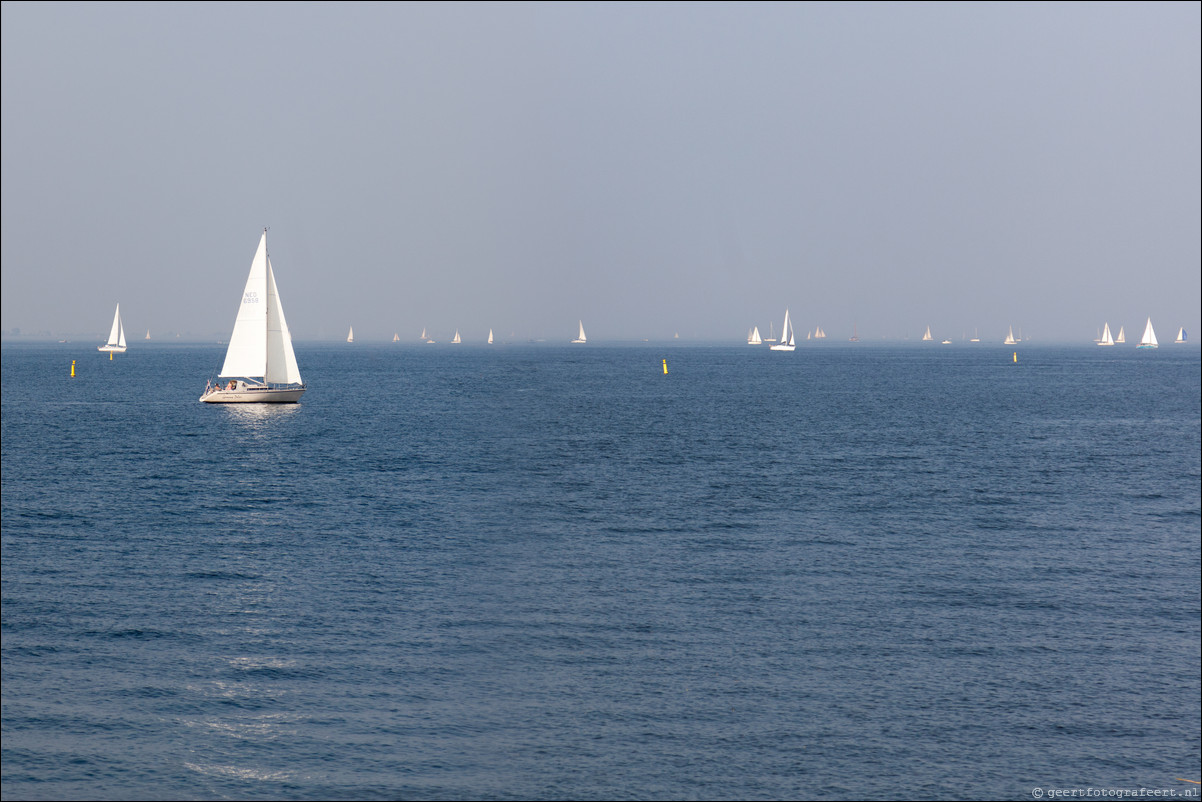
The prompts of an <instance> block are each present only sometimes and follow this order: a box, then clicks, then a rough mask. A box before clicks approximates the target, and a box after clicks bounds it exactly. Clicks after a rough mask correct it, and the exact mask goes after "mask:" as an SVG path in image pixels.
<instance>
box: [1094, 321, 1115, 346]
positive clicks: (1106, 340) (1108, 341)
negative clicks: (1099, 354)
mask: <svg viewBox="0 0 1202 802" xmlns="http://www.w3.org/2000/svg"><path fill="white" fill-rule="evenodd" d="M1098 345H1114V337H1113V336H1111V334H1110V323H1109V322H1108V323H1106V325H1105V326H1103V327H1102V339H1100V340H1098Z"/></svg>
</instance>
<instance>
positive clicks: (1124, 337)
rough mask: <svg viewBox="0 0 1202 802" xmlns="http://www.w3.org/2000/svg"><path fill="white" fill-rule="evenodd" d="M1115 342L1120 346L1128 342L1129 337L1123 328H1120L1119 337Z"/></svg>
mask: <svg viewBox="0 0 1202 802" xmlns="http://www.w3.org/2000/svg"><path fill="white" fill-rule="evenodd" d="M1114 341H1115V342H1116V343H1118V344H1119V345H1122V344H1123V343H1125V342H1127V335H1126V334H1125V333H1124V332H1123V327H1122V326H1119V336H1117V337H1115V338H1114Z"/></svg>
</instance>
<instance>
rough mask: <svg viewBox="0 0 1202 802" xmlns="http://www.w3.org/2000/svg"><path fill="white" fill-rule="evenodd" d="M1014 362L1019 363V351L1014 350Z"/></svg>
mask: <svg viewBox="0 0 1202 802" xmlns="http://www.w3.org/2000/svg"><path fill="white" fill-rule="evenodd" d="M1014 364H1016V365H1017V364H1018V351H1015V352H1014Z"/></svg>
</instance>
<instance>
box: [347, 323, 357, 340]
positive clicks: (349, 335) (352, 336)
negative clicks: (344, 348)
mask: <svg viewBox="0 0 1202 802" xmlns="http://www.w3.org/2000/svg"><path fill="white" fill-rule="evenodd" d="M346 341H347V342H348V343H353V342H354V341H355V327H354V326H351V327H350V329H349V330H348V331H347V333H346Z"/></svg>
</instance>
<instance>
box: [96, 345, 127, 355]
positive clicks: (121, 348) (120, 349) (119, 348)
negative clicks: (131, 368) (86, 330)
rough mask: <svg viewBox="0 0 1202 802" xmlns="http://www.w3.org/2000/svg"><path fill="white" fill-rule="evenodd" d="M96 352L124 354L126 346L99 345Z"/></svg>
mask: <svg viewBox="0 0 1202 802" xmlns="http://www.w3.org/2000/svg"><path fill="white" fill-rule="evenodd" d="M96 350H97V351H109V352H111V353H114V354H124V353H125V346H124V345H98V346H96Z"/></svg>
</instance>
